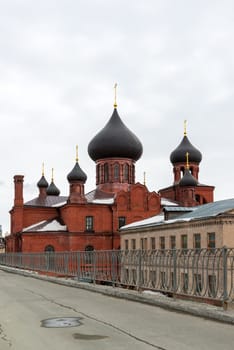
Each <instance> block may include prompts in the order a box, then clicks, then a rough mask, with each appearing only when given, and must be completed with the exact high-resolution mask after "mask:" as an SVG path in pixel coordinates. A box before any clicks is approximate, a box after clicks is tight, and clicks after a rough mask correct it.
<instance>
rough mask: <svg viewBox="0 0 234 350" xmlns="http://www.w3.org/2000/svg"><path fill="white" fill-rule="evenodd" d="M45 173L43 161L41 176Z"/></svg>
mask: <svg viewBox="0 0 234 350" xmlns="http://www.w3.org/2000/svg"><path fill="white" fill-rule="evenodd" d="M44 175H45V167H44V162H43V163H42V176H44Z"/></svg>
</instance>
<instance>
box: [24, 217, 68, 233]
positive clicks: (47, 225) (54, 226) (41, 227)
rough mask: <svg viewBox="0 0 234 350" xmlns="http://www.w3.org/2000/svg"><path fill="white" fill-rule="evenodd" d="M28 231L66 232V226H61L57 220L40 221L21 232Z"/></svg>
mask: <svg viewBox="0 0 234 350" xmlns="http://www.w3.org/2000/svg"><path fill="white" fill-rule="evenodd" d="M29 231H37V232H39V231H67V226H66V225H61V224H60V223H59V222H58V220H56V219H55V220H52V221H40V222H37V223H36V224H34V225H31V226H28V227H25V228H24V229H23V232H29Z"/></svg>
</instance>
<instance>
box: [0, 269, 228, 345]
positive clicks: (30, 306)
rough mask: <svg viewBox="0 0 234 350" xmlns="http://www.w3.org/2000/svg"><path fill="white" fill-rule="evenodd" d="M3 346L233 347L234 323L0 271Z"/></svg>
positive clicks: (0, 329) (1, 342)
mask: <svg viewBox="0 0 234 350" xmlns="http://www.w3.org/2000/svg"><path fill="white" fill-rule="evenodd" d="M0 281H1V288H0V350H42V349H45V350H47V349H50V350H73V349H76V350H77V349H79V350H87V349H88V350H90V349H95V350H99V349H100V350H107V349H108V350H116V349H120V350H122V349H123V350H124V349H126V350H127V349H128V350H131V349H134V350H150V349H161V350H190V349H196V350H208V349H209V350H211V349H212V350H216V349H219V350H220V349H223V350H229V349H230V350H233V349H234V326H232V325H227V324H223V323H218V322H214V321H209V320H205V319H202V318H199V317H194V316H189V315H185V314H180V313H176V312H171V311H167V310H164V309H162V308H157V307H154V306H150V305H145V304H141V303H136V302H132V301H127V300H123V299H116V298H113V297H107V296H104V295H101V294H98V293H93V292H89V291H86V290H82V289H78V288H72V287H66V286H61V285H57V284H53V283H50V282H47V281H43V280H37V279H34V278H31V277H24V276H20V275H17V274H11V273H7V272H3V271H1V270H0Z"/></svg>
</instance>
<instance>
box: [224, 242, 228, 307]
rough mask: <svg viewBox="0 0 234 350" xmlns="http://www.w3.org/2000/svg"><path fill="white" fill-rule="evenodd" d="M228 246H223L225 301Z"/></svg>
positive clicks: (226, 293)
mask: <svg viewBox="0 0 234 350" xmlns="http://www.w3.org/2000/svg"><path fill="white" fill-rule="evenodd" d="M227 299H228V292H227V247H226V246H224V247H223V301H224V302H225V301H227Z"/></svg>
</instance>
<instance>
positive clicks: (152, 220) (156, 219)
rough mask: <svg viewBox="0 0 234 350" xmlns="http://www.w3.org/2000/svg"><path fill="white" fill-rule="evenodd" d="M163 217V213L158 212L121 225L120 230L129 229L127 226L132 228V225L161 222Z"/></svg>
mask: <svg viewBox="0 0 234 350" xmlns="http://www.w3.org/2000/svg"><path fill="white" fill-rule="evenodd" d="M163 219H164V214H159V215H155V216H152V217H150V218H148V219H144V220H140V221H136V222H133V223H131V224H129V225H125V226H122V227H121V229H120V230H122V229H129V228H134V227H139V226H148V225H149V226H151V225H152V224H155V223H156V222H161V221H163Z"/></svg>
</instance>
